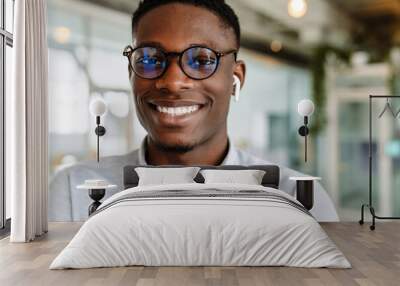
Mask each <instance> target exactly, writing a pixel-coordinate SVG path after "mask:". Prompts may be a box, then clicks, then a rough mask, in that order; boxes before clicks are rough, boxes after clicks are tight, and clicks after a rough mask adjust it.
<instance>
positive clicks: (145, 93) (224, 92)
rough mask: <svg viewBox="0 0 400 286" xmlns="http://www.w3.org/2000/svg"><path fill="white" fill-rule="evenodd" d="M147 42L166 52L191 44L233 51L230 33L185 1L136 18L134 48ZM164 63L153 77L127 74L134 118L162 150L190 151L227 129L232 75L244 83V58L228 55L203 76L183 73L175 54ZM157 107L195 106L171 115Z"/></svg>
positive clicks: (218, 20)
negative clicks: (166, 67) (146, 77)
mask: <svg viewBox="0 0 400 286" xmlns="http://www.w3.org/2000/svg"><path fill="white" fill-rule="evenodd" d="M146 43H148V44H150V45H151V46H154V45H156V46H159V47H161V48H162V49H163V50H164V51H166V52H181V51H183V50H184V49H186V48H188V47H190V46H191V45H196V44H201V45H205V46H207V47H209V48H211V49H213V50H215V51H218V52H225V51H229V50H233V49H236V41H235V35H234V33H233V31H232V30H231V29H228V28H226V27H225V26H224V25H223V24H222V22H221V20H220V19H219V18H218V17H217V16H216V15H215V14H213V13H212V12H210V11H208V10H206V9H204V8H199V7H195V6H192V5H184V4H168V5H163V6H161V7H158V8H156V9H154V10H152V11H150V12H148V13H147V14H145V15H144V16H143V17H142V18H141V20H140V21H139V23H138V26H137V29H136V34H135V42H134V48H135V47H136V46H139V45H144V44H146ZM169 62H170V64H169V66H168V69H167V70H166V72H165V73H164V74H163V76H162V77H160V78H158V79H143V78H139V77H138V76H136V75H135V74H134V73H133V72H130V79H131V83H132V88H133V93H134V98H135V105H136V110H137V112H138V117H139V120H140V122H141V124H142V125H143V127H144V128H145V129H146V130H147V132H148V134H149V137H150V139H151V140H153V142H155V143H156V144H157V145H159V146H163V147H164V148H165V149H171V150H191V149H193V148H194V147H196V146H197V145H199V144H202V143H204V142H207V141H208V140H210V139H212V138H213V136H216V135H217V134H218V133H219V132H224V133H226V129H227V127H226V120H227V114H228V110H229V102H230V99H231V94H232V91H233V74H236V75H237V76H238V77H239V79H240V80H241V82H242V83H243V81H244V70H245V69H244V64H243V62H241V61H238V62H235V60H234V55H233V54H229V55H226V56H223V57H221V59H220V63H219V66H218V69H217V71H216V72H215V73H214V74H213V75H212V76H211V77H209V78H207V79H204V80H194V79H191V78H189V77H188V76H186V75H185V74H184V73H183V71H182V70H181V69H180V67H179V64H178V58H177V57H170V58H169ZM157 106H159V108H158V109H159V110H164V111H166V109H165V108H176V107H183V106H185V107H188V108H189V110H195V109H196V108H197V110H195V111H193V112H191V113H186V114H180V115H177V114H174V115H173V114H169V113H166V112H161V111H159V110H158V109H157ZM189 106H191V107H189ZM160 107H161V108H160ZM182 110H184V109H181V111H182ZM170 111H171V109H170Z"/></svg>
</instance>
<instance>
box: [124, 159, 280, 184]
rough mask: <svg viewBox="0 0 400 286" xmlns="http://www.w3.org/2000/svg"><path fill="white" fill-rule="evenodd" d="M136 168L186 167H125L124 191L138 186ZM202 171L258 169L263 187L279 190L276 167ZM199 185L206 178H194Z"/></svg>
mask: <svg viewBox="0 0 400 286" xmlns="http://www.w3.org/2000/svg"><path fill="white" fill-rule="evenodd" d="M136 167H147V168H179V167H185V166H181V165H162V166H150V165H145V166H143V165H135V166H125V167H124V189H128V188H133V187H136V186H137V185H138V182H139V176H138V175H137V173H136V171H135V168H136ZM196 167H200V168H201V169H221V170H246V169H256V170H264V171H265V175H264V177H263V179H262V185H263V186H265V187H271V188H275V189H278V188H279V167H278V166H276V165H248V166H242V165H219V166H204V165H198V166H196ZM194 180H195V181H196V182H197V183H204V178H203V176H202V175H201V174H200V172H199V173H198V174H197V176H196V177H195V178H194Z"/></svg>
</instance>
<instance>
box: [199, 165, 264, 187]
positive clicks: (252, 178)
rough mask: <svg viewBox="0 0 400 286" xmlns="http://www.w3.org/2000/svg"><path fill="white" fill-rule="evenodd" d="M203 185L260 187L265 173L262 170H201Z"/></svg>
mask: <svg viewBox="0 0 400 286" xmlns="http://www.w3.org/2000/svg"><path fill="white" fill-rule="evenodd" d="M200 174H201V175H202V176H203V177H204V183H205V184H208V183H234V184H246V185H261V182H262V179H263V177H264V175H265V171H262V170H252V169H249V170H215V169H206V170H201V171H200Z"/></svg>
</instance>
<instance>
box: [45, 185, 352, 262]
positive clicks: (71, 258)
mask: <svg viewBox="0 0 400 286" xmlns="http://www.w3.org/2000/svg"><path fill="white" fill-rule="evenodd" d="M133 265H144V266H292V267H330V268H350V267H351V265H350V263H349V262H348V260H347V259H346V258H345V256H344V255H343V253H342V252H341V251H340V250H339V249H338V248H337V247H336V245H335V244H334V242H333V241H332V240H331V239H330V238H329V237H328V235H327V234H326V233H325V231H324V230H323V229H322V228H321V226H320V225H319V224H318V222H317V221H316V220H315V219H314V218H313V216H312V215H311V214H310V213H309V212H308V211H307V210H306V209H305V208H304V207H303V206H302V205H301V204H300V203H299V202H298V201H297V200H296V199H294V198H293V197H292V196H290V195H288V194H287V193H285V192H283V191H280V190H277V189H273V188H269V187H264V186H259V185H243V184H199V183H188V184H173V185H152V186H137V187H134V188H129V189H126V190H124V191H122V192H119V193H117V194H115V195H113V196H112V197H110V198H108V199H107V200H106V201H104V202H103V204H102V205H101V206H100V207H99V209H98V210H97V211H96V212H95V213H93V214H92V216H91V217H89V219H88V220H87V221H86V222H85V223H84V224H83V225H82V227H81V228H80V230H79V231H78V233H77V234H76V235H75V236H74V238H73V239H72V240H71V242H70V243H69V244H68V245H67V246H66V247H65V248H64V249H63V250H62V252H61V253H60V254H59V255H58V256H57V257H56V258H55V260H54V261H53V262H52V264H51V265H50V269H66V268H92V267H119V266H133Z"/></svg>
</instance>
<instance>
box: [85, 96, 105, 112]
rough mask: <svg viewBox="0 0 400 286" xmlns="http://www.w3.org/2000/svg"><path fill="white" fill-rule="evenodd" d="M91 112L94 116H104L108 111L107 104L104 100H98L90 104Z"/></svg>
mask: <svg viewBox="0 0 400 286" xmlns="http://www.w3.org/2000/svg"><path fill="white" fill-rule="evenodd" d="M89 110H90V113H91V114H92V115H93V116H102V115H103V114H104V113H106V111H107V104H106V103H105V101H104V100H102V99H99V98H96V99H93V100H92V101H91V102H90V105H89Z"/></svg>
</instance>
